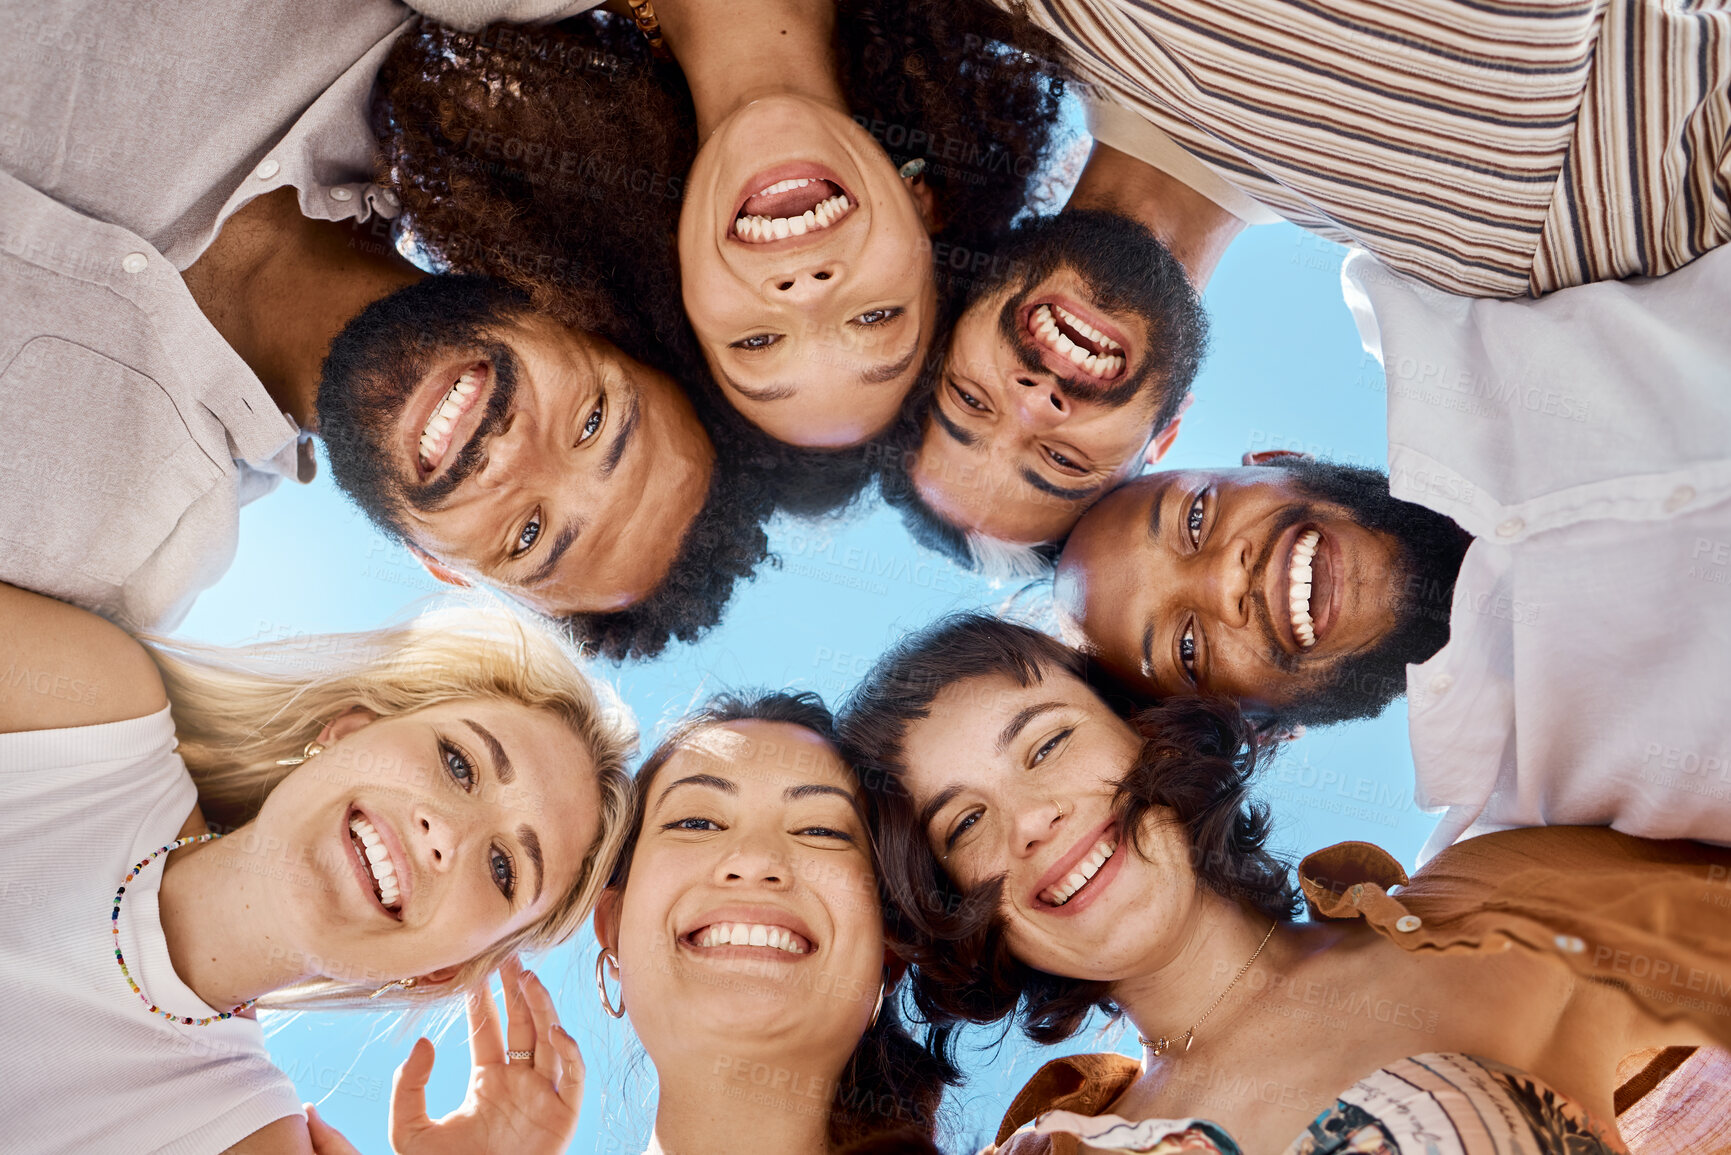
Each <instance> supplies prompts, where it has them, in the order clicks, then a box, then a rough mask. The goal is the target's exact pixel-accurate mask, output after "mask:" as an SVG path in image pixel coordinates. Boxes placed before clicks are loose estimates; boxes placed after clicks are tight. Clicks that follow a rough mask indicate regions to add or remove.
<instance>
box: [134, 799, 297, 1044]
mask: <svg viewBox="0 0 1731 1155" xmlns="http://www.w3.org/2000/svg"><path fill="white" fill-rule="evenodd" d="M189 825H191V823H190V822H189ZM198 825H199V829H198V830H197V831H188V830H182V831H181V835H182V837H184V836H185V835H187V834H188V833H202V832H203V823H202V822H200V823H199V824H198ZM247 835H248V827H245V826H243V827H241V828H240V829H239V830H237V831H235V832H234V833H232V834H230V835H229V836H228V837H227V838H223V839H220V840H218V841H215V842H202V843H199V844H198V845H196V846H183V847H181V848H180V849H179V850H176V851H172V852H170V853H169V854H166V855H163V856H162V857H160V858H158V859H157V860H156V862H155V863H153V864H152V865H153V866H160V867H161V868H162V887H161V891H160V894H159V897H158V900H157V901H158V906H159V908H160V911H161V915H162V930H163V935H164V937H165V938H166V939H167V943H168V957H169V961H170V962H171V963H173V965H174V973H175V974H177V975H179V976H180V980H181V981H182V982H184V983H185V984H186V985H187V986H189V987H191V988H192V990H193V992H194V993H195V994H197V995H198V997H199V998H201V999H203V1000H204V1001H205V1002H206V1003H208V1004H209V1005H210V1006H212V1007H214V1008H216V1009H217V1010H219V1011H226V1010H228V1009H229V1008H230V1007H234V1006H239V1005H240V1004H241V1003H244V1002H246V1001H247V1000H248V999H256V998H258V997H259V996H261V995H266V994H269V993H270V992H271V991H274V990H280V989H281V988H283V987H286V986H289V985H290V984H292V983H295V982H298V981H300V980H301V979H307V978H312V977H314V972H312V971H311V970H309V969H308V963H309V959H308V957H307V956H306V955H305V954H303V953H301V952H298V951H294V950H285V949H284V948H283V946H282V936H281V934H280V932H279V928H278V927H277V925H276V923H275V920H274V919H273V918H272V917H271V912H272V911H274V910H275V903H274V902H273V900H272V897H271V896H269V895H267V894H266V893H265V887H264V885H263V883H264V881H265V880H266V879H268V878H270V877H272V874H273V873H274V874H281V873H282V871H283V869H284V867H285V865H286V866H288V867H290V868H291V869H292V866H293V864H292V863H285V862H284V861H283V860H282V855H281V854H280V848H279V847H277V846H276V845H274V843H273V844H271V845H268V846H267V845H266V843H267V842H269V840H267V839H262V838H249V837H248V836H247ZM120 917H121V918H125V917H126V912H125V907H124V906H122V907H121V916H120ZM145 993H146V994H149V993H150V992H149V991H146V992H145ZM164 1009H166V1010H173V1009H174V1008H172V1007H169V1008H164ZM181 1013H183V1014H187V1013H190V1012H186V1011H183V1012H181Z"/></svg>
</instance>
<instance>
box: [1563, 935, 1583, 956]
mask: <svg viewBox="0 0 1731 1155" xmlns="http://www.w3.org/2000/svg"><path fill="white" fill-rule="evenodd" d="M1556 942H1557V949H1558V950H1560V951H1562V952H1563V953H1565V954H1580V953H1581V952H1582V951H1584V950H1586V949H1587V944H1586V943H1585V942H1583V941H1582V940H1580V939H1578V938H1576V937H1575V936H1574V935H1572V934H1559V935H1558V936H1557V939H1556Z"/></svg>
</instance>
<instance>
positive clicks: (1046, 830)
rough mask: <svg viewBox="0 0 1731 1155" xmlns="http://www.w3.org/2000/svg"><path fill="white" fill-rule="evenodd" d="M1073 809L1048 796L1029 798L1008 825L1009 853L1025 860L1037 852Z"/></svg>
mask: <svg viewBox="0 0 1731 1155" xmlns="http://www.w3.org/2000/svg"><path fill="white" fill-rule="evenodd" d="M1075 809H1076V808H1075V807H1074V806H1063V805H1061V804H1060V803H1059V802H1058V800H1057V799H1056V798H1052V797H1050V796H1049V795H1035V796H1031V797H1030V798H1029V799H1028V800H1027V802H1026V803H1025V804H1024V805H1023V806H1022V807H1021V809H1019V810H1018V811H1017V812H1016V816H1015V819H1014V820H1013V821H1012V822H1011V824H1010V838H1011V840H1012V843H1011V846H1010V851H1011V853H1012V854H1014V855H1015V856H1016V857H1018V858H1026V857H1027V856H1028V855H1030V854H1032V853H1033V852H1034V851H1036V850H1038V849H1039V848H1040V845H1041V844H1042V843H1044V842H1045V841H1046V840H1047V839H1048V838H1050V837H1052V835H1053V834H1054V833H1055V832H1056V831H1057V829H1058V824H1059V823H1061V822H1062V821H1063V820H1064V816H1065V815H1067V814H1069V813H1071V812H1073V811H1074V810H1075Z"/></svg>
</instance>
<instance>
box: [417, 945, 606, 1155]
mask: <svg viewBox="0 0 1731 1155" xmlns="http://www.w3.org/2000/svg"><path fill="white" fill-rule="evenodd" d="M499 977H500V979H501V980H503V984H504V987H505V1007H506V1013H507V1015H508V1017H509V1023H510V1025H509V1035H510V1050H512V1051H516V1052H519V1053H522V1052H528V1053H530V1054H532V1055H533V1058H526V1059H521V1058H520V1059H512V1060H507V1059H506V1043H505V1033H504V1032H501V1031H500V1029H499V1010H498V1008H497V1007H496V1006H494V1005H493V1000H492V998H491V997H489V996H488V995H487V994H485V993H481V994H471V995H470V996H469V1004H468V1009H469V1054H470V1062H471V1064H472V1065H471V1068H470V1071H469V1093H468V1094H467V1095H466V1096H465V1097H464V1099H463V1103H462V1105H461V1106H460V1107H458V1108H457V1109H456V1110H455V1111H452V1112H451V1113H450V1114H449V1115H446V1116H445V1117H444V1118H442V1119H439V1120H437V1121H434V1120H432V1119H429V1118H428V1117H427V1080H428V1078H430V1077H431V1076H432V1073H433V1044H432V1043H431V1042H429V1041H428V1040H426V1039H424V1038H423V1039H417V1040H416V1041H415V1046H414V1048H413V1049H412V1050H411V1051H410V1052H409V1057H408V1058H407V1059H405V1060H404V1061H403V1065H402V1066H400V1067H398V1068H397V1074H396V1078H395V1079H394V1080H392V1084H391V1130H390V1135H391V1149H392V1150H393V1151H396V1152H397V1155H559V1153H560V1152H563V1151H564V1150H565V1148H566V1147H567V1146H569V1145H570V1142H571V1139H572V1137H573V1136H574V1135H576V1133H577V1111H578V1108H579V1107H581V1106H582V1103H583V1056H582V1055H581V1054H580V1053H579V1052H578V1050H577V1040H575V1039H573V1038H572V1037H571V1036H570V1035H569V1034H568V1033H566V1031H565V1029H564V1028H563V1027H561V1026H560V1025H559V1015H558V1012H557V1011H555V1010H554V1008H553V997H552V995H550V994H548V993H547V988H546V987H544V986H542V985H541V980H540V979H538V978H536V977H535V976H534V975H533V974H531V973H528V972H526V971H524V970H523V969H522V967H521V966H520V965H519V964H518V962H517V960H516V958H515V957H513V958H511V959H509V960H507V961H506V963H505V964H504V965H503V966H501V967H500V968H499Z"/></svg>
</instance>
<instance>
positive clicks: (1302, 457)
mask: <svg viewBox="0 0 1731 1155" xmlns="http://www.w3.org/2000/svg"><path fill="white" fill-rule="evenodd" d="M1315 460H1316V458H1315V457H1313V456H1312V455H1310V454H1308V453H1300V452H1298V451H1297V450H1296V449H1263V450H1259V451H1257V452H1254V453H1246V454H1245V455H1244V464H1245V465H1278V464H1279V463H1280V462H1282V461H1315Z"/></svg>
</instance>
